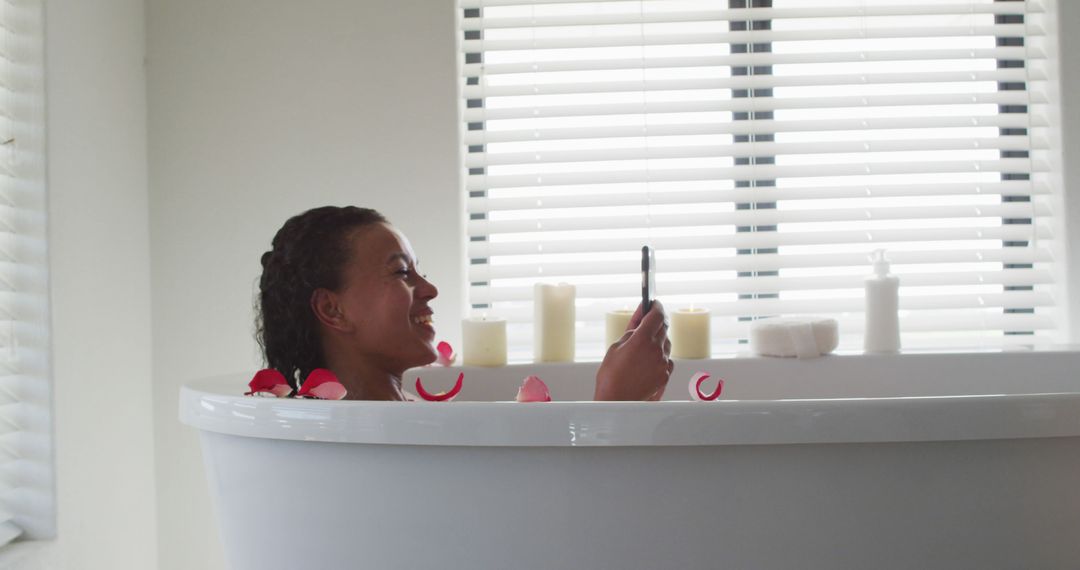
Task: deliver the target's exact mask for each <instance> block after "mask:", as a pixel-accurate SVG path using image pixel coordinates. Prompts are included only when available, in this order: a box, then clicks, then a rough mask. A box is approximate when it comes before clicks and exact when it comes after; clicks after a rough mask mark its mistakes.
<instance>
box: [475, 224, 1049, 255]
mask: <svg viewBox="0 0 1080 570" xmlns="http://www.w3.org/2000/svg"><path fill="white" fill-rule="evenodd" d="M1033 226H1034V227H1033V228H1028V227H1023V226H1018V225H1003V226H996V227H990V228H922V229H919V231H917V232H912V231H910V230H873V231H866V230H853V231H820V232H760V233H752V234H751V233H735V234H727V235H704V236H695V237H694V238H693V239H688V238H687V237H685V236H681V237H680V236H676V237H650V236H649V235H648V233H647V232H646V231H642V232H641V235H640V236H637V237H605V236H603V235H595V236H590V237H589V239H588V248H587V249H586V248H584V247H582V240H581V239H565V238H564V239H544V238H542V237H539V236H527V238H528V241H519V242H514V241H498V242H492V241H480V242H470V243H469V256H470V257H472V258H474V259H475V258H486V257H493V256H498V255H537V254H570V253H581V252H582V251H588V252H591V253H605V252H613V251H624V252H625V251H638V252H640V251H641V244H642V243H645V242H648V243H651V244H652V245H653V246H654V247H656V248H657V249H670V250H695V249H724V248H732V247H733V248H738V249H751V248H757V249H762V248H774V247H783V246H800V245H807V246H809V245H830V244H883V243H893V242H906V243H912V244H917V243H924V242H925V243H928V242H947V241H973V240H1005V241H1021V240H1026V239H1029V238H1035V239H1049V238H1051V237H1053V232H1052V231H1051V230H1050V227H1049V226H1048V225H1046V224H1040V223H1035V224H1033Z"/></svg>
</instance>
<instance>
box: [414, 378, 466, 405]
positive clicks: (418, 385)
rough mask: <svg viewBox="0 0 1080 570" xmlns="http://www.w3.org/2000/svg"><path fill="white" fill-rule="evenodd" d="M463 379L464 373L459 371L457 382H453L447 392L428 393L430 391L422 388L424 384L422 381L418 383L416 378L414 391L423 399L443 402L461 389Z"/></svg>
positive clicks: (418, 380)
mask: <svg viewBox="0 0 1080 570" xmlns="http://www.w3.org/2000/svg"><path fill="white" fill-rule="evenodd" d="M464 379H465V373H464V372H461V373H459V374H458V377H457V382H456V383H455V384H454V387H453V388H451V389H450V391H449V392H440V393H438V394H432V393H430V392H428V391H427V390H425V389H424V385H423V384H422V383H420V379H419V378H417V379H416V393H417V394H419V395H420V397H421V398H423V399H425V400H427V401H429V402H445V401H447V400H451V399H453V398H454V396H457V395H458V392H460V391H461V386H462V380H464Z"/></svg>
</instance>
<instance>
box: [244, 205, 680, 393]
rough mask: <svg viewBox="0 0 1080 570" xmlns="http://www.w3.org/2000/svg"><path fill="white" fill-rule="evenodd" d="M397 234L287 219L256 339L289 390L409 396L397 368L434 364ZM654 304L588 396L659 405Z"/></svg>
mask: <svg viewBox="0 0 1080 570" xmlns="http://www.w3.org/2000/svg"><path fill="white" fill-rule="evenodd" d="M416 264H417V262H416V255H415V254H414V253H413V250H412V246H411V245H409V241H408V240H407V239H406V238H405V236H404V235H402V234H401V232H399V231H397V230H396V229H395V228H394V227H393V226H391V225H390V223H389V222H387V221H386V219H385V218H384V217H383V216H382V215H380V214H379V213H378V212H376V211H375V210H370V209H366V208H357V207H355V206H347V207H344V208H339V207H334V206H326V207H323V208H316V209H313V210H309V211H307V212H304V213H303V214H300V215H298V216H294V217H293V218H291V219H289V220H288V221H287V222H285V225H284V226H282V228H281V229H280V230H278V232H277V235H275V236H274V241H273V245H272V248H271V250H270V251H268V252H266V253H264V254H263V256H262V267H263V273H262V277H261V278H260V280H259V306H258V317H257V319H258V320H257V336H258V340H259V344H260V345H261V346H262V349H263V354H264V356H265V358H266V362H267V365H268V366H269V367H271V368H275V369H277V370H278V371H280V372H281V373H282V374H284V375H285V378H287V379H288V381H289V383H290V385H292V387H293V388H294V389H295V388H296V387H297V379H298V378H306V377H307V374H308V373H309V372H311V371H312V370H314V369H315V368H328V369H330V370H331V371H333V372H334V373H335V374H336V375H337V377H338V379H339V380H340V381H341V383H342V384H343V385H344V386H345V388H346V389H347V390H348V396H347V398H348V399H353V400H407V399H411V398H410V397H409V396H408V395H407V394H406V393H405V392H404V390H402V387H401V377H402V375H403V374H404V372H405V370H406V369H408V368H412V367H415V366H423V365H425V364H430V363H432V362H434V361H435V359H436V358H437V356H438V354H437V352H436V350H435V347H434V340H435V328H434V327H433V326H432V315H433V311H432V310H431V307H430V306H429V305H428V304H429V303H430V302H431V300H432V299H434V298H435V297H436V296H437V295H438V294H439V292H438V289H436V288H435V286H434V285H433V284H431V282H429V281H428V280H427V279H426V278H425V277H424V275H422V274H420V273H418V272H417V267H416ZM670 349H671V344H670V342H669V341H668V340H667V323H666V321H665V317H664V309H663V306H662V305H661V304H660V303H659V302H656V303H655V304H654V305H653V309H652V310H650V311H649V313H648V314H647V315H646V316H645V317H644V318H642V317H641V308H640V307H639V308H638V311H637V313H635V315H634V317H633V318H632V319H631V321H630V325H629V326H628V327H627V331H626V334H624V335H623V337H622V338H621V339H620V340H619V341H618V342H616V343H615V344H614V345H612V346H611V348H609V349H608V352H607V355H606V356H605V357H604V361H603V363H602V364H601V365H600V369H599V371H597V374H596V390H595V394H594V395H595V398H596V399H597V400H658V399H660V397H661V396H662V395H663V393H664V387H665V386H666V385H667V381H668V377H669V376H670V375H671V370H672V366H673V364H672V362H671V360H670V358H669V357H668V355H669V353H670Z"/></svg>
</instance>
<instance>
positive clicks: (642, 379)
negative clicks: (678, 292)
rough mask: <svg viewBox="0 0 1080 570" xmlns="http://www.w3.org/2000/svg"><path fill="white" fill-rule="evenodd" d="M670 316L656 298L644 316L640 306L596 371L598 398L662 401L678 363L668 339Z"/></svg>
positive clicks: (596, 393)
mask: <svg viewBox="0 0 1080 570" xmlns="http://www.w3.org/2000/svg"><path fill="white" fill-rule="evenodd" d="M667 329H668V325H667V315H665V314H664V306H663V305H661V304H660V301H653V304H652V308H651V309H650V310H649V313H648V314H647V315H645V317H644V318H642V316H641V305H638V308H637V311H635V312H634V316H632V317H630V323H629V324H627V325H626V333H625V334H623V336H622V338H620V339H619V340H618V341H616V342H615V344H613V345H611V347H610V348H608V351H607V355H606V356H604V361H603V362H602V363H601V364H600V370H598V371H597V372H596V392H595V394H594V397H595V399H597V400H653V401H655V400H659V399H660V398H661V396H663V395H664V388H665V387H666V386H667V382H668V378H670V377H671V370H672V368H674V367H675V363H674V362H672V361H671V359H670V358H669V355H670V354H671V341H670V340H668V338H667Z"/></svg>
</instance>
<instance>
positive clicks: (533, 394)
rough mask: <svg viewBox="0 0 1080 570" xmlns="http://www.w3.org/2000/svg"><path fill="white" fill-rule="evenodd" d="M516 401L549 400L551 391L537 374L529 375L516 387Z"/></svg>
mask: <svg viewBox="0 0 1080 570" xmlns="http://www.w3.org/2000/svg"><path fill="white" fill-rule="evenodd" d="M517 401H519V402H550V401H551V392H550V391H548V387H547V384H544V381H543V380H541V379H540V378H539V377H537V376H529V377H528V378H526V379H525V380H524V381H523V382H522V383H521V387H520V388H518V393H517Z"/></svg>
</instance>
